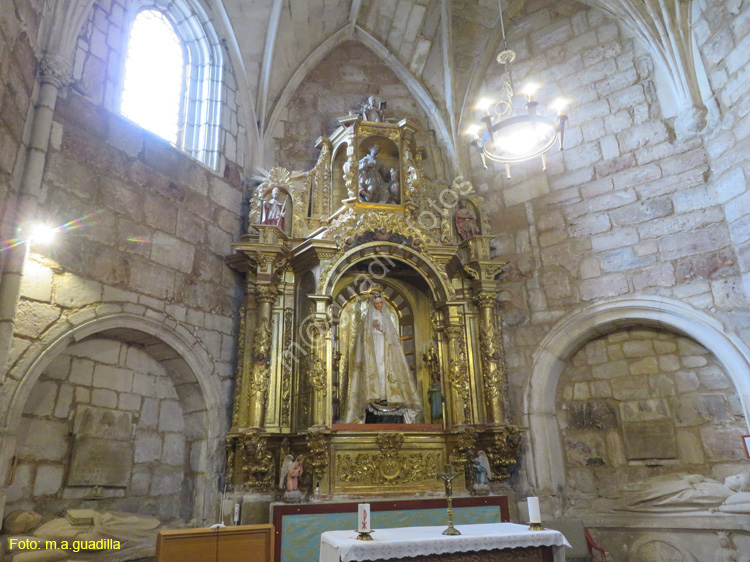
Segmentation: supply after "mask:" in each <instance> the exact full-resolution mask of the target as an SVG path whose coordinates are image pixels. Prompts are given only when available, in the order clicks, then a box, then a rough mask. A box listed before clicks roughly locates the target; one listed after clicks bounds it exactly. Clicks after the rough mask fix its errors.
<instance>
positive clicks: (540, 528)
mask: <svg viewBox="0 0 750 562" xmlns="http://www.w3.org/2000/svg"><path fill="white" fill-rule="evenodd" d="M529 531H544V526H543V525H542V523H541V521H540V522H539V523H529Z"/></svg>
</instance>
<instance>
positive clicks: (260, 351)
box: [250, 322, 271, 395]
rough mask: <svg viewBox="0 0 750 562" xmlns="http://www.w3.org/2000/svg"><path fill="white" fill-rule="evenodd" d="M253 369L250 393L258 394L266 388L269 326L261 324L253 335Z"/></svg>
mask: <svg viewBox="0 0 750 562" xmlns="http://www.w3.org/2000/svg"><path fill="white" fill-rule="evenodd" d="M252 359H253V369H252V378H251V381H250V394H251V395H254V394H260V393H262V392H265V391H266V390H268V378H269V375H270V365H271V326H270V324H269V323H268V322H264V323H263V324H261V325H260V326H259V327H258V329H257V330H255V334H254V335H253V356H252Z"/></svg>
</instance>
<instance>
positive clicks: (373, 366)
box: [343, 294, 422, 423]
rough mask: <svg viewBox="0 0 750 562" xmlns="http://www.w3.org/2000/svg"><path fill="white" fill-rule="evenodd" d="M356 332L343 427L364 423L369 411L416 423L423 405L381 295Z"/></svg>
mask: <svg viewBox="0 0 750 562" xmlns="http://www.w3.org/2000/svg"><path fill="white" fill-rule="evenodd" d="M355 330H356V331H355V334H354V337H353V338H352V341H351V343H350V351H349V369H348V371H349V392H348V396H347V397H346V406H345V410H344V417H343V421H344V423H362V422H363V421H364V418H365V411H366V409H367V408H368V407H372V408H377V409H381V410H383V411H384V413H388V412H392V413H393V414H395V415H403V416H404V422H406V423H414V422H415V421H416V418H417V415H418V414H419V413H420V412H421V411H422V401H421V398H420V396H419V391H418V390H417V384H416V381H415V380H414V377H413V375H412V374H411V371H409V366H408V365H407V363H406V357H405V356H404V350H403V348H402V347H401V338H400V337H399V333H398V330H397V329H396V326H394V325H393V322H392V321H391V319H390V318H389V317H388V314H386V313H385V311H384V310H383V298H382V297H381V296H380V295H377V294H376V295H375V296H374V297H373V298H371V299H370V302H369V305H368V307H367V312H366V313H365V314H364V315H363V317H362V318H361V321H360V322H359V324H358V325H357V326H356V327H355Z"/></svg>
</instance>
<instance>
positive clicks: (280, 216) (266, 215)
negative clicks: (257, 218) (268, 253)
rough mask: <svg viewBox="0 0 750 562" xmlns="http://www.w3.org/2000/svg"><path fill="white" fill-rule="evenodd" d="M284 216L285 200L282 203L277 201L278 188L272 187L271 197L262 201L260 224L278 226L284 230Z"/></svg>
mask: <svg viewBox="0 0 750 562" xmlns="http://www.w3.org/2000/svg"><path fill="white" fill-rule="evenodd" d="M285 217H286V200H285V201H284V202H283V203H281V202H280V201H279V188H278V187H274V188H273V190H272V191H271V198H270V199H269V200H268V201H263V220H262V221H261V224H268V225H271V226H278V227H279V228H280V229H281V230H284V226H285Z"/></svg>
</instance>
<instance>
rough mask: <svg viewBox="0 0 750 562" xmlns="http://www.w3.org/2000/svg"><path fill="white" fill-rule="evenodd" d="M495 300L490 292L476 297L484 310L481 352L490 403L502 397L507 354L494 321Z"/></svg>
mask: <svg viewBox="0 0 750 562" xmlns="http://www.w3.org/2000/svg"><path fill="white" fill-rule="evenodd" d="M495 299H496V294H495V293H493V292H490V291H482V292H480V293H477V294H476V295H475V296H474V302H475V303H476V305H477V306H478V307H479V308H480V309H482V315H481V320H480V328H481V329H480V331H479V351H480V361H481V364H482V373H483V376H484V388H485V398H486V399H487V401H488V402H491V401H492V400H493V399H497V398H498V397H499V396H500V394H501V393H502V390H503V385H504V381H505V369H504V365H505V352H504V348H503V343H502V336H501V331H500V328H498V327H496V325H495V321H494V307H495Z"/></svg>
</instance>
